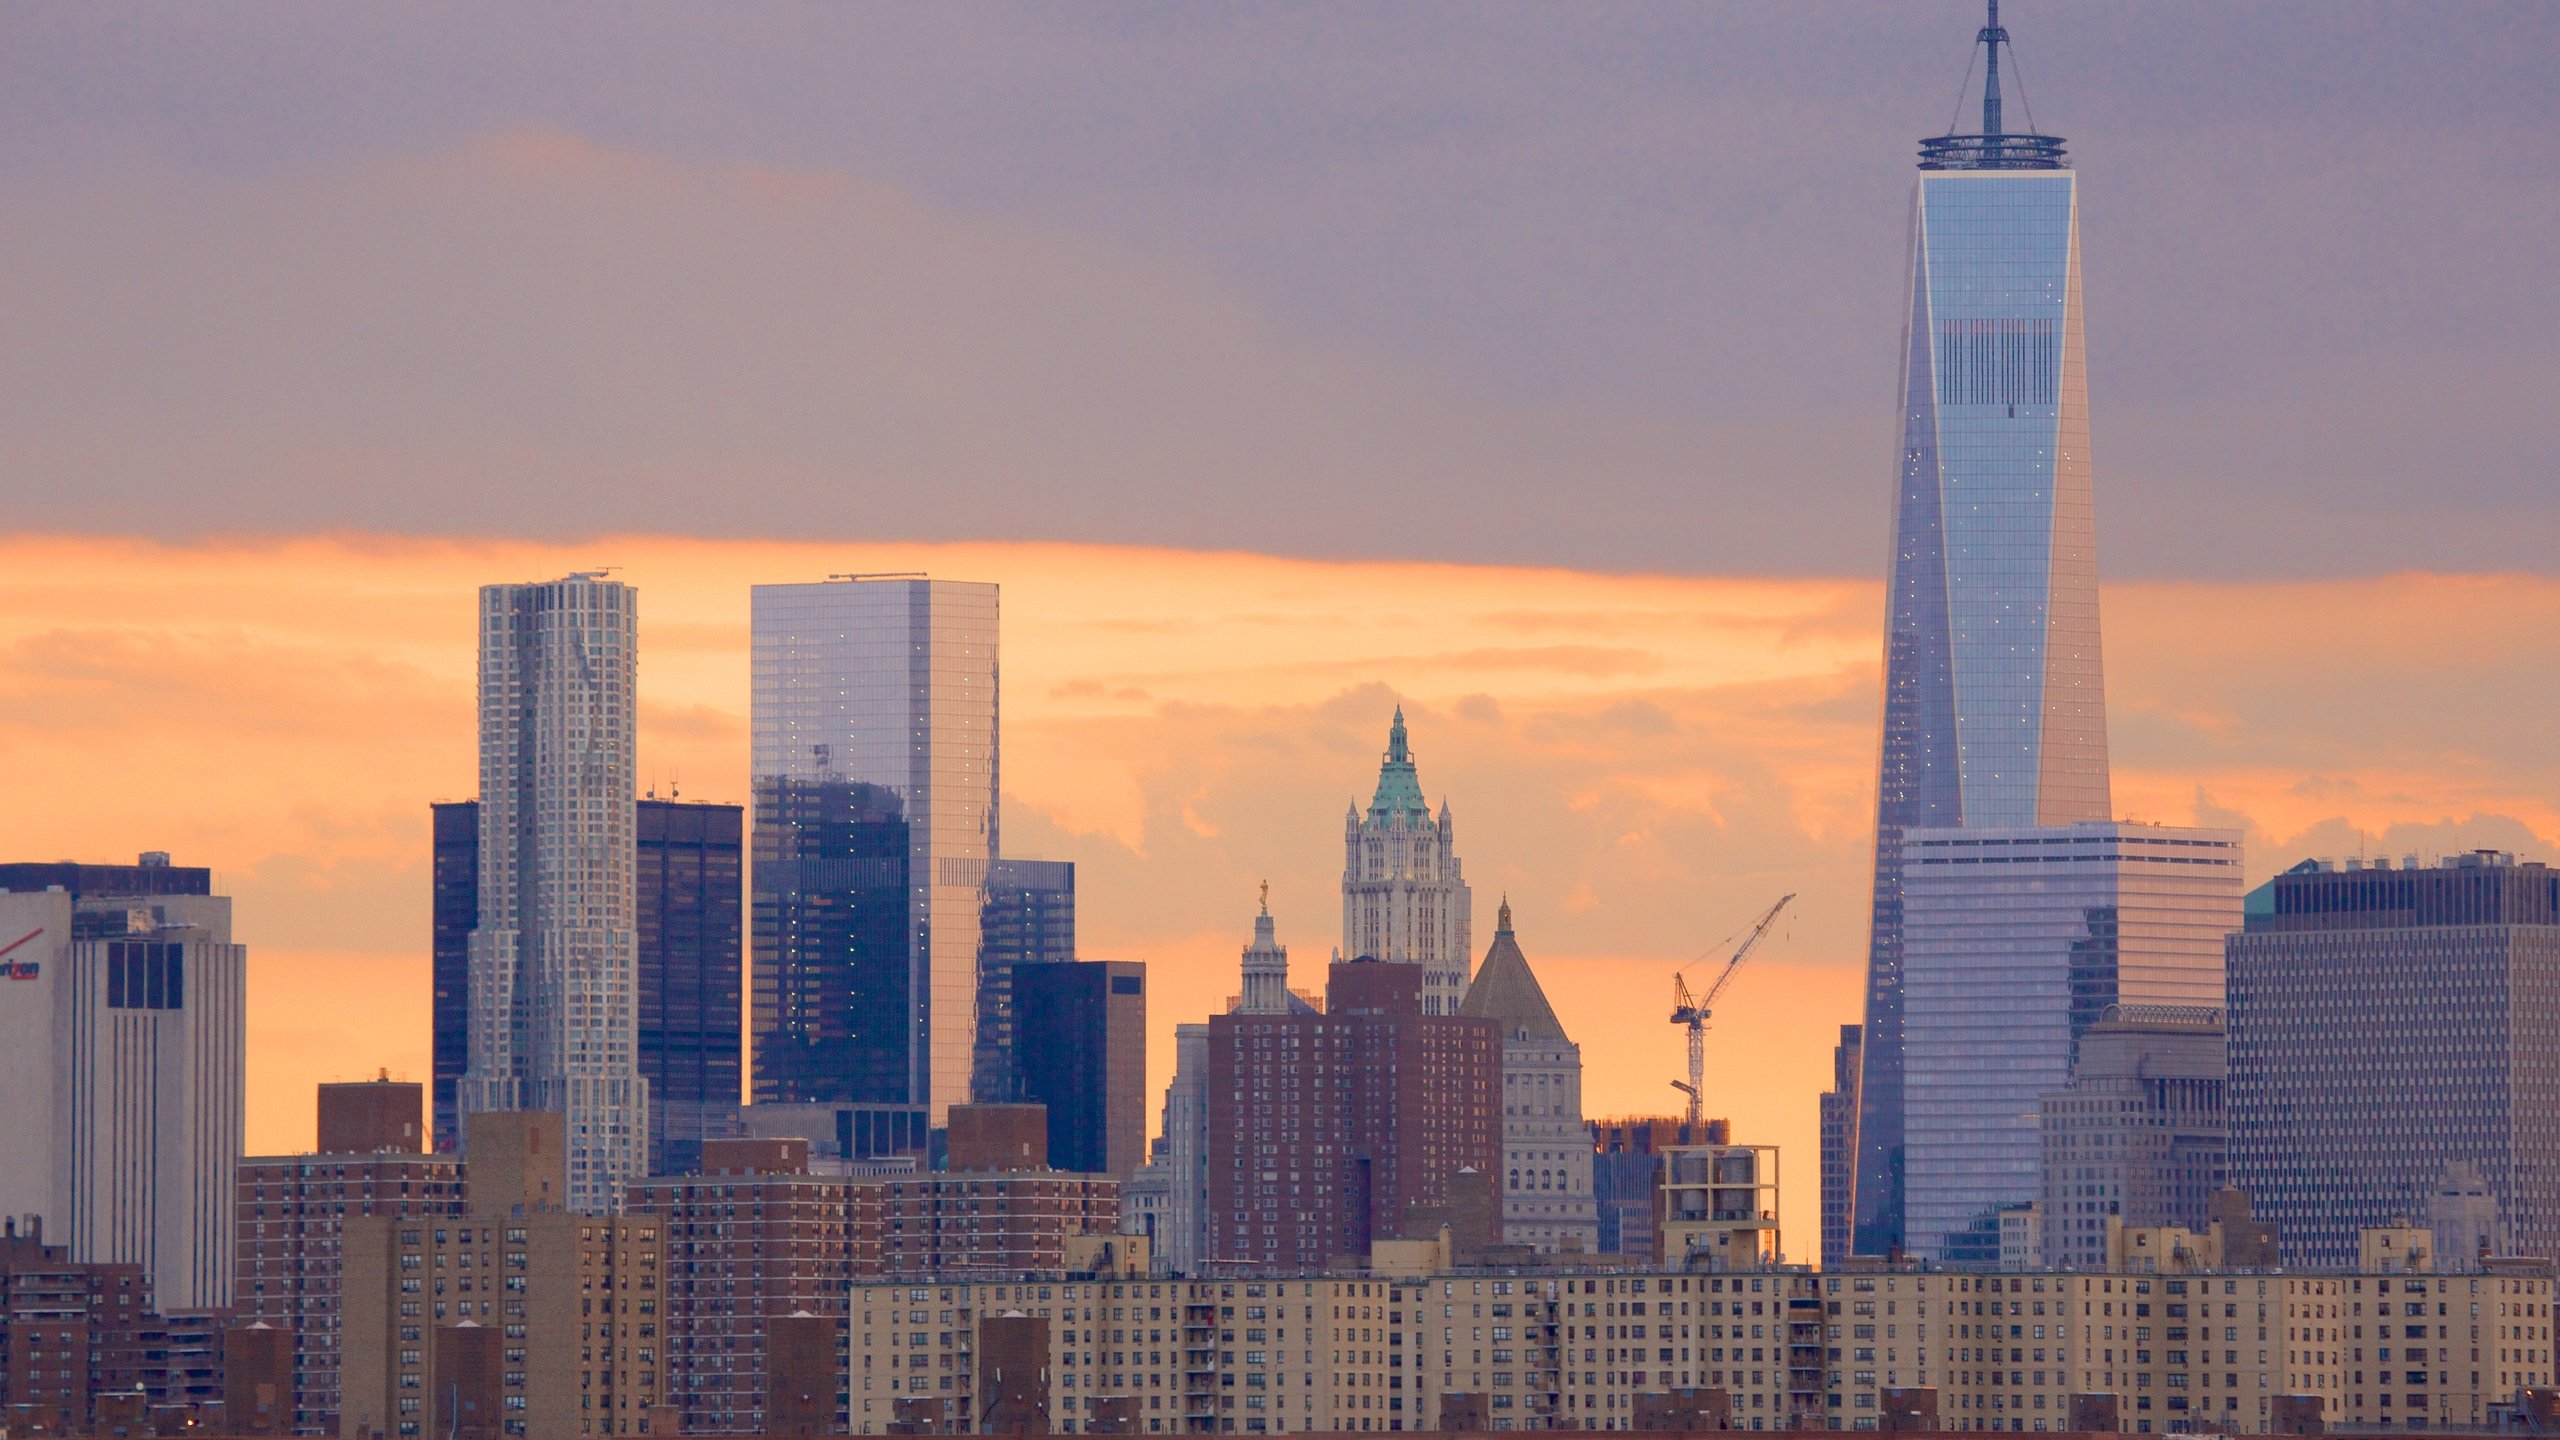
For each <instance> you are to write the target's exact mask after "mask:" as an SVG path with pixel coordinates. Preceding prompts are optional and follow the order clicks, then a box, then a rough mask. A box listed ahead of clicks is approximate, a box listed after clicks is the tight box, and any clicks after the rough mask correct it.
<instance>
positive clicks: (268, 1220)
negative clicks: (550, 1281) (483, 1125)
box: [231, 1080, 462, 1435]
mask: <svg viewBox="0 0 2560 1440" xmlns="http://www.w3.org/2000/svg"><path fill="white" fill-rule="evenodd" d="M425 1107H426V1098H425V1092H424V1090H423V1089H422V1088H421V1087H420V1086H418V1085H415V1084H405V1083H401V1082H397V1081H391V1080H371V1081H364V1082H361V1083H357V1084H349V1085H323V1086H321V1087H320V1095H319V1138H320V1149H319V1150H318V1151H317V1152H315V1153H313V1154H309V1155H260V1156H251V1157H249V1158H247V1159H244V1160H242V1161H241V1162H240V1189H239V1201H238V1203H237V1205H235V1206H234V1207H233V1208H234V1211H235V1213H236V1215H237V1222H236V1223H237V1225H238V1227H239V1232H240V1234H239V1242H238V1247H237V1249H238V1254H239V1261H238V1264H239V1270H238V1273H237V1275H236V1277H235V1278H234V1280H233V1282H232V1287H231V1289H232V1296H233V1308H234V1309H235V1310H236V1311H237V1312H238V1314H239V1316H240V1318H241V1320H242V1321H244V1322H246V1323H250V1324H264V1325H268V1326H272V1327H273V1328H275V1329H277V1330H282V1331H286V1332H288V1333H289V1334H290V1335H291V1336H292V1344H293V1396H292V1402H293V1403H292V1416H293V1425H294V1427H295V1428H296V1429H297V1430H301V1431H303V1432H306V1433H309V1434H315V1435H330V1434H335V1433H336V1432H337V1427H338V1345H339V1326H340V1321H341V1311H340V1305H339V1299H340V1296H339V1285H340V1275H341V1273H342V1272H341V1270H340V1264H341V1249H342V1245H343V1233H344V1230H345V1226H346V1221H347V1219H348V1217H349V1216H362V1215H389V1216H412V1217H415V1216H443V1217H451V1216H454V1215H458V1214H459V1213H461V1209H462V1164H461V1161H460V1159H459V1158H458V1157H455V1156H452V1155H428V1154H424V1153H421V1145H422V1143H423V1142H422V1140H421V1136H420V1131H421V1129H422V1127H423V1121H424V1118H425Z"/></svg>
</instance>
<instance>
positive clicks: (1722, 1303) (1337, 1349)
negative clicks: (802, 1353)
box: [847, 1242, 1822, 1434]
mask: <svg viewBox="0 0 2560 1440" xmlns="http://www.w3.org/2000/svg"><path fill="white" fill-rule="evenodd" d="M1406 1248H1419V1249H1424V1250H1433V1251H1434V1252H1435V1254H1434V1256H1433V1258H1434V1259H1435V1260H1437V1261H1438V1262H1439V1263H1437V1264H1427V1265H1425V1266H1424V1267H1423V1268H1422V1270H1421V1272H1420V1273H1403V1271H1404V1269H1405V1266H1404V1264H1403V1260H1402V1257H1401V1254H1400V1252H1401V1251H1402V1250H1404V1249H1406ZM1446 1254H1447V1252H1446V1251H1445V1250H1438V1249H1437V1248H1436V1247H1435V1246H1434V1245H1432V1244H1430V1243H1429V1242H1401V1243H1400V1244H1398V1245H1393V1246H1388V1247H1381V1251H1380V1254H1379V1257H1378V1269H1377V1270H1375V1271H1374V1272H1372V1273H1367V1274H1357V1275H1335V1276H1319V1277H1311V1278H1301V1277H1291V1278H1287V1279H1269V1280H1245V1279H1237V1280H1215V1281H1209V1280H1193V1281H1166V1280H1159V1279H1149V1278H1144V1277H1134V1276H1126V1275H1100V1276H1091V1277H1085V1278H1053V1279H1048V1280H1039V1281H1022V1280H1013V1281H1005V1282H989V1283H984V1284H975V1285H965V1284H964V1285H931V1286H927V1285H895V1284H879V1285H864V1286H858V1287H856V1288H855V1291H854V1302H853V1310H854V1315H853V1320H852V1323H851V1325H850V1326H849V1327H848V1336H847V1339H848V1350H849V1355H850V1364H849V1374H848V1393H849V1395H850V1396H851V1401H852V1405H851V1409H852V1414H851V1415H850V1417H849V1419H850V1420H851V1422H852V1429H853V1432H854V1433H856V1434H885V1433H890V1431H891V1429H892V1427H894V1426H900V1425H909V1424H913V1423H915V1421H916V1417H918V1416H919V1415H920V1414H921V1415H931V1416H933V1417H936V1420H935V1423H942V1424H947V1425H949V1426H951V1427H952V1428H954V1429H960V1430H966V1429H971V1428H974V1427H976V1426H977V1425H978V1423H979V1422H980V1420H981V1419H982V1418H983V1417H982V1416H980V1414H979V1413H978V1407H979V1406H980V1404H981V1403H982V1402H981V1400H980V1398H979V1397H980V1395H981V1393H982V1388H983V1385H984V1381H985V1378H986V1377H984V1376H982V1375H981V1374H980V1370H981V1368H982V1367H983V1366H984V1365H985V1364H986V1363H987V1361H986V1358H985V1356H986V1342H985V1341H984V1339H983V1338H982V1335H983V1332H984V1327H985V1326H986V1325H987V1323H988V1322H990V1321H996V1320H1003V1319H1007V1318H1010V1317H1015V1316H1021V1317H1028V1318H1032V1319H1037V1320H1043V1321H1046V1322H1048V1326H1049V1329H1048V1336H1049V1345H1050V1353H1049V1367H1048V1373H1049V1376H1050V1393H1049V1395H1048V1397H1047V1411H1048V1414H1049V1415H1050V1417H1051V1423H1052V1424H1053V1425H1054V1426H1055V1428H1056V1429H1057V1430H1059V1431H1060V1432H1062V1433H1069V1434H1073V1433H1085V1434H1093V1433H1102V1432H1098V1431H1097V1430H1096V1428H1095V1417H1097V1416H1102V1415H1115V1416H1127V1417H1132V1418H1133V1419H1134V1421H1135V1427H1134V1428H1135V1429H1137V1430H1139V1431H1142V1432H1143V1433H1147V1434H1184V1433H1191V1434H1209V1433H1218V1434H1287V1433H1306V1432H1311V1431H1315V1432H1323V1431H1404V1430H1441V1429H1450V1428H1465V1429H1490V1430H1531V1429H1554V1428H1579V1429H1595V1430H1598V1429H1618V1430H1625V1429H1633V1428H1638V1425H1637V1417H1638V1416H1639V1415H1640V1414H1643V1413H1645V1412H1646V1411H1647V1409H1648V1402H1651V1403H1654V1404H1658V1403H1660V1402H1664V1401H1667V1400H1669V1399H1671V1398H1672V1397H1675V1396H1680V1395H1684V1394H1686V1395H1696V1394H1699V1393H1700V1392H1706V1391H1714V1392H1717V1398H1716V1399H1715V1400H1714V1401H1713V1402H1712V1403H1713V1404H1715V1405H1716V1406H1718V1407H1719V1408H1721V1409H1723V1410H1724V1411H1725V1413H1727V1414H1729V1415H1730V1417H1731V1423H1732V1424H1733V1425H1734V1426H1735V1427H1736V1428H1743V1429H1764V1430H1777V1429H1788V1428H1799V1427H1800V1426H1801V1425H1802V1424H1803V1423H1804V1422H1807V1421H1810V1422H1811V1423H1812V1425H1814V1426H1815V1427H1816V1428H1818V1427H1819V1426H1820V1424H1821V1419H1820V1406H1821V1401H1822V1388H1821V1375H1822V1361H1821V1357H1822V1346H1821V1338H1820V1337H1821V1333H1822V1324H1821V1300H1820V1297H1819V1292H1818V1289H1817V1285H1816V1282H1815V1279H1814V1277H1813V1276H1812V1275H1811V1274H1810V1273H1809V1272H1806V1271H1802V1270H1785V1271H1771V1272H1766V1273H1760V1274H1749V1275H1744V1274H1731V1275H1709V1274H1674V1273H1665V1272H1659V1271H1656V1272H1652V1273H1641V1272H1636V1271H1619V1270H1611V1271H1605V1272H1574V1273H1569V1274H1565V1273H1553V1272H1541V1271H1538V1270H1518V1271H1507V1270H1501V1271H1498V1270H1453V1269H1449V1268H1447V1266H1446Z"/></svg>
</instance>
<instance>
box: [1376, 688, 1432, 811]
mask: <svg viewBox="0 0 2560 1440" xmlns="http://www.w3.org/2000/svg"><path fill="white" fill-rule="evenodd" d="M1398 812H1402V813H1404V814H1408V815H1419V816H1421V817H1423V818H1424V819H1426V820H1427V819H1429V818H1430V816H1431V807H1430V805H1429V804H1427V803H1425V802H1424V800H1423V798H1422V776H1421V774H1420V772H1418V771H1417V770H1415V768H1414V764H1413V750H1412V747H1410V746H1409V745H1407V744H1406V743H1405V735H1404V707H1403V706H1401V705H1399V706H1397V707H1396V718H1395V722H1394V723H1393V724H1391V725H1389V726H1388V727H1387V753H1386V756H1385V757H1384V758H1383V759H1382V760H1380V761H1379V763H1378V790H1377V794H1376V795H1375V796H1374V797H1372V798H1371V799H1370V801H1369V818H1370V819H1372V820H1382V819H1384V818H1386V817H1387V816H1389V815H1391V814H1396V813H1398Z"/></svg>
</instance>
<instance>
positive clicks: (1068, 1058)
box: [1013, 960, 1147, 1180]
mask: <svg viewBox="0 0 2560 1440" xmlns="http://www.w3.org/2000/svg"><path fill="white" fill-rule="evenodd" d="M1014 987H1015V988H1014V995H1015V998H1017V999H1018V1000H1020V1001H1021V1006H1020V1014H1019V1015H1018V1016H1017V1017H1016V1020H1015V1026H1014V1038H1013V1051H1014V1054H1013V1069H1014V1073H1015V1075H1016V1076H1018V1077H1019V1079H1020V1086H1019V1089H1018V1098H1020V1099H1021V1100H1023V1101H1025V1102H1027V1103H1031V1104H1037V1105H1044V1106H1046V1107H1048V1111H1049V1165H1050V1167H1051V1168H1052V1169H1057V1170H1073V1171H1077V1172H1079V1173H1083V1174H1089V1175H1109V1176H1111V1177H1112V1178H1113V1179H1115V1180H1126V1179H1128V1178H1129V1175H1130V1172H1132V1171H1134V1170H1136V1169H1137V1168H1138V1167H1139V1166H1140V1165H1142V1164H1144V1163H1146V1158H1147V1153H1146V1151H1147V967H1146V966H1145V965H1144V964H1143V963H1141V962H1138V961H1135V960H1069V961H1065V962H1062V963H1058V964H1049V965H1025V966H1023V967H1022V969H1021V970H1020V971H1019V972H1017V973H1016V974H1015V976H1014Z"/></svg>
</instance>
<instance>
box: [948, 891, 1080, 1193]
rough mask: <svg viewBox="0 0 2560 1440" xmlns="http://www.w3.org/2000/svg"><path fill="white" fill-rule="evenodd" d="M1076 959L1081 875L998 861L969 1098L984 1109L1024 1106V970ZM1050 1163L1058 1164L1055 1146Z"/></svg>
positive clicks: (989, 902) (982, 932)
mask: <svg viewBox="0 0 2560 1440" xmlns="http://www.w3.org/2000/svg"><path fill="white" fill-rule="evenodd" d="M1075 958H1076V867H1075V862H1073V861H1071V860H997V861H993V862H991V863H990V864H989V865H988V866H987V894H986V901H985V903H984V905H982V906H981V907H980V910H979V918H978V1053H977V1058H976V1059H975V1060H973V1061H972V1062H971V1063H970V1080H969V1088H970V1092H971V1097H972V1098H973V1099H975V1100H977V1101H978V1102H979V1103H980V1104H989V1105H1002V1104H1007V1103H1010V1102H1013V1101H1017V1100H1021V1099H1023V1098H1025V1097H1024V1094H1023V1090H1022V1064H1021V1057H1020V1056H1019V1055H1017V1054H1016V1053H1015V1036H1016V1035H1017V1034H1018V1033H1019V1031H1020V1028H1021V1020H1020V1006H1019V1005H1018V1004H1017V1003H1016V1000H1015V996H1016V994H1017V993H1018V992H1019V989H1020V985H1019V982H1018V981H1017V979H1016V976H1017V975H1018V973H1019V972H1020V971H1021V969H1022V967H1024V966H1026V965H1055V964H1063V963H1065V962H1068V961H1072V960H1073V959H1075ZM1049 1154H1050V1158H1051V1159H1052V1160H1053V1161H1054V1160H1055V1159H1056V1157H1057V1147H1056V1146H1055V1145H1052V1146H1051V1147H1050V1150H1049Z"/></svg>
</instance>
